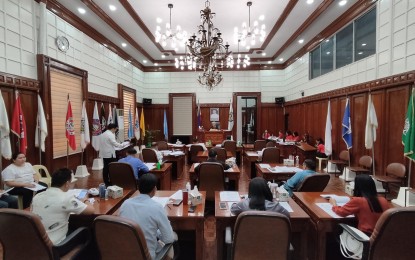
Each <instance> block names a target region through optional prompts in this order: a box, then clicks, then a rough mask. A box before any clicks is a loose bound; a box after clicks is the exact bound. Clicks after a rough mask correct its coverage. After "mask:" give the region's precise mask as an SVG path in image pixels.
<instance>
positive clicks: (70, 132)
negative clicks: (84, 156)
mask: <svg viewBox="0 0 415 260" xmlns="http://www.w3.org/2000/svg"><path fill="white" fill-rule="evenodd" d="M65 129H66V139H68V144H69V147H71V149H72V150H74V151H75V150H76V140H75V124H74V121H73V116H72V106H71V101H70V100H69V99H68V110H67V111H66V124H65Z"/></svg>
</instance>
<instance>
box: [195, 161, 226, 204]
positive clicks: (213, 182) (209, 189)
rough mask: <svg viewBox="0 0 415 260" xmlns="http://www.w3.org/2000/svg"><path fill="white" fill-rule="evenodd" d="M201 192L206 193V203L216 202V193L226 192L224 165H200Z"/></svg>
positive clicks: (207, 163) (211, 163)
mask: <svg viewBox="0 0 415 260" xmlns="http://www.w3.org/2000/svg"><path fill="white" fill-rule="evenodd" d="M199 190H203V191H206V201H209V202H215V191H223V190H225V174H224V170H223V166H222V164H220V163H216V162H204V163H201V164H200V165H199Z"/></svg>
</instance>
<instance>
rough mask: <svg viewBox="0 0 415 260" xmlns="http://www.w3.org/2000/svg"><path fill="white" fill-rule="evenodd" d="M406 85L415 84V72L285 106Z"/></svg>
mask: <svg viewBox="0 0 415 260" xmlns="http://www.w3.org/2000/svg"><path fill="white" fill-rule="evenodd" d="M406 83H410V84H411V83H412V84H415V70H413V71H409V72H405V73H402V74H397V75H392V76H390V77H385V78H381V79H376V80H372V81H368V82H364V83H360V84H356V85H352V86H348V87H344V88H340V89H336V90H332V91H327V92H324V93H320V94H316V95H312V96H308V97H303V98H300V99H297V100H293V101H289V102H286V103H285V104H284V105H285V106H292V105H297V104H300V103H308V102H314V101H318V100H323V99H328V98H337V97H341V96H346V95H350V94H358V93H363V92H368V91H369V90H370V91H374V90H379V89H385V88H391V87H394V86H396V85H403V84H406Z"/></svg>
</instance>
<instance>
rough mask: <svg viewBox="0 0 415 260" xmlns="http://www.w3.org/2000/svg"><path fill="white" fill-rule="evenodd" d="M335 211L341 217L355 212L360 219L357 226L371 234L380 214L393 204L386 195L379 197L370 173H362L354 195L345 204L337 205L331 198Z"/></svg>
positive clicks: (358, 178) (356, 183)
mask: <svg viewBox="0 0 415 260" xmlns="http://www.w3.org/2000/svg"><path fill="white" fill-rule="evenodd" d="M330 203H331V204H332V205H333V207H332V210H333V211H334V213H336V214H337V215H339V216H341V217H346V216H348V215H351V214H354V215H355V216H356V218H357V220H358V225H357V228H358V229H359V230H361V231H363V232H365V233H366V234H367V235H368V236H370V235H371V234H372V232H373V229H374V228H375V225H376V222H377V221H378V219H379V217H380V215H382V213H383V212H384V211H385V210H387V209H389V208H390V207H391V206H390V204H389V202H388V201H387V200H386V199H385V198H384V197H379V196H378V194H377V191H376V185H375V182H374V181H373V179H372V177H371V176H370V175H368V174H360V175H357V176H356V178H355V184H354V194H353V197H352V198H351V199H350V201H349V202H347V203H346V204H345V205H344V206H337V204H336V201H335V200H334V199H333V198H331V199H330Z"/></svg>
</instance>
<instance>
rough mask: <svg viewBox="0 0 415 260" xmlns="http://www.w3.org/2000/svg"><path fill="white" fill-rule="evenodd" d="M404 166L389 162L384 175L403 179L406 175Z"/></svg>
mask: <svg viewBox="0 0 415 260" xmlns="http://www.w3.org/2000/svg"><path fill="white" fill-rule="evenodd" d="M405 172H406V168H405V165H403V164H402V163H390V164H389V165H388V166H387V167H386V175H388V176H391V177H395V178H401V179H405V177H406V173H405Z"/></svg>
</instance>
